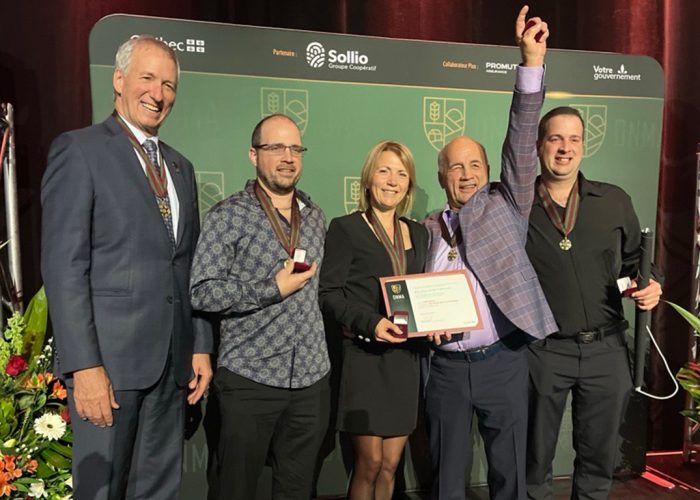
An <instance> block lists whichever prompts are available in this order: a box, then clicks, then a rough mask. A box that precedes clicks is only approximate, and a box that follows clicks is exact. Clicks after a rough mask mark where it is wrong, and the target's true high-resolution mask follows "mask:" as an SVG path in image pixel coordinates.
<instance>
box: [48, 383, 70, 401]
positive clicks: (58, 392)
mask: <svg viewBox="0 0 700 500" xmlns="http://www.w3.org/2000/svg"><path fill="white" fill-rule="evenodd" d="M51 397H53V398H56V399H60V400H61V401H62V400H64V399H66V398H67V397H68V391H66V388H65V387H63V384H61V381H60V380H56V382H54V384H53V392H52V393H51Z"/></svg>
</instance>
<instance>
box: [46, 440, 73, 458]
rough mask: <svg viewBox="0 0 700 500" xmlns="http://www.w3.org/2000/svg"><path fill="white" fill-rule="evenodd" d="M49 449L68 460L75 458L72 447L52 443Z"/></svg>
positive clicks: (55, 442) (56, 442)
mask: <svg viewBox="0 0 700 500" xmlns="http://www.w3.org/2000/svg"><path fill="white" fill-rule="evenodd" d="M49 448H50V449H52V450H53V451H55V452H56V453H59V454H61V455H63V456H64V457H66V458H71V457H72V456H73V449H72V448H71V447H70V446H66V445H64V444H61V443H59V442H58V441H51V444H49Z"/></svg>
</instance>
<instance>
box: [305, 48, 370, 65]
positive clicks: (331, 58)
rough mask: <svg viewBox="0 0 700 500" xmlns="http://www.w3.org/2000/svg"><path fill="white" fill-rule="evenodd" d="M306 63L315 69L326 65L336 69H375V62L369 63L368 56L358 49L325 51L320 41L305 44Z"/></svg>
mask: <svg viewBox="0 0 700 500" xmlns="http://www.w3.org/2000/svg"><path fill="white" fill-rule="evenodd" d="M326 56H327V57H326ZM306 63H307V64H308V65H309V66H311V67H312V68H315V69H318V68H322V67H323V66H324V65H327V66H328V68H330V69H337V70H352V71H376V70H377V65H376V64H374V65H370V60H369V56H368V55H366V54H363V53H361V52H360V51H359V50H346V51H344V52H342V51H338V50H336V49H330V50H329V51H328V52H326V48H325V47H324V46H323V44H322V43H320V42H311V43H309V44H308V45H307V46H306ZM326 63H327V64H326Z"/></svg>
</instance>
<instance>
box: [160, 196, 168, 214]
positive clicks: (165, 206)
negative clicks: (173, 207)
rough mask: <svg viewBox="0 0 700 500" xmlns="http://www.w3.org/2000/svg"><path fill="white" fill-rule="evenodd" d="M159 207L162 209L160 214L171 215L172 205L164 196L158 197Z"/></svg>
mask: <svg viewBox="0 0 700 500" xmlns="http://www.w3.org/2000/svg"><path fill="white" fill-rule="evenodd" d="M158 209H159V210H160V215H161V216H162V217H163V218H165V217H170V205H168V204H167V203H166V202H165V199H164V198H159V199H158Z"/></svg>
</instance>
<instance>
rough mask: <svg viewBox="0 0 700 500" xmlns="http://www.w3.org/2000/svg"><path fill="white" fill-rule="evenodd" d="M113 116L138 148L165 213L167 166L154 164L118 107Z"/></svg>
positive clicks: (152, 186)
mask: <svg viewBox="0 0 700 500" xmlns="http://www.w3.org/2000/svg"><path fill="white" fill-rule="evenodd" d="M112 116H113V117H114V119H115V120H116V121H117V123H118V124H119V126H120V127H121V128H122V130H123V131H124V133H125V134H126V137H127V138H128V139H129V142H130V143H131V145H132V146H133V148H134V149H135V150H136V153H137V154H138V155H139V157H140V158H141V160H143V163H144V165H146V177H147V178H148V185H149V186H151V191H153V194H155V195H156V197H158V200H159V203H158V208H159V209H160V213H161V215H163V211H164V208H163V206H162V204H161V202H160V199H161V198H165V197H166V196H167V194H168V181H167V177H166V176H165V168H160V169H157V168H156V167H155V165H153V162H152V161H151V158H150V157H149V156H148V153H146V151H145V150H144V149H143V146H142V145H141V143H140V142H139V141H138V139H137V138H136V136H135V135H134V134H133V132H131V129H130V128H129V126H128V125H127V124H126V122H124V120H123V119H122V117H121V116H119V113H117V110H116V109H115V110H114V112H113V113H112ZM167 211H168V212H169V211H170V207H167Z"/></svg>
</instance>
